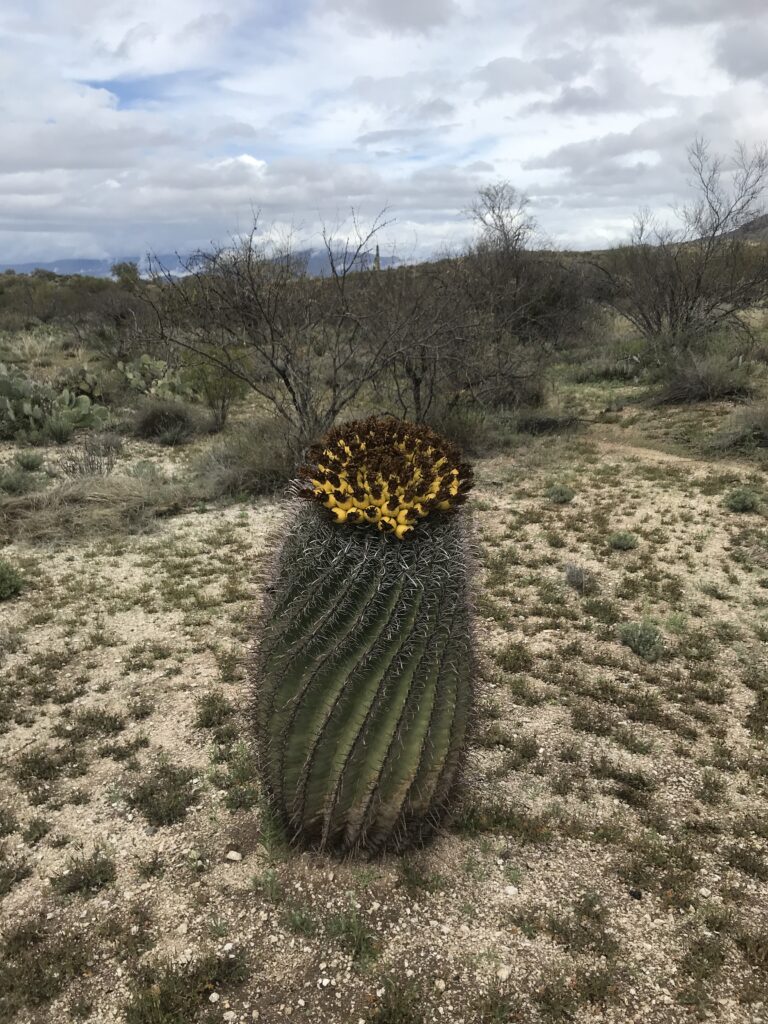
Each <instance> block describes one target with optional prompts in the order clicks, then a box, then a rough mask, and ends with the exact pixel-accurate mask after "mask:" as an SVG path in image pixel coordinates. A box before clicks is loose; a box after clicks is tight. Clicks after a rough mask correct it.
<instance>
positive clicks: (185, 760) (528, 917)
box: [0, 144, 768, 1024]
mask: <svg viewBox="0 0 768 1024" xmlns="http://www.w3.org/2000/svg"><path fill="white" fill-rule="evenodd" d="M691 160H692V170H693V173H694V175H695V177H694V183H695V182H698V185H697V186H696V188H695V189H694V192H693V197H694V198H693V200H692V206H691V211H690V217H693V220H690V217H689V219H688V220H684V221H683V223H682V227H681V228H680V229H679V231H678V232H677V233H676V234H672V233H670V232H666V229H665V231H662V230H661V229H659V231H660V232H661V233H660V234H659V235H658V237H649V236H648V235H647V234H646V233H645V232H644V233H643V235H642V237H636V238H635V239H633V240H632V242H631V243H630V244H629V245H628V246H627V247H624V248H619V249H617V250H610V251H607V252H605V253H591V254H585V255H582V256H578V257H577V256H576V255H574V254H568V253H553V252H551V251H546V250H544V249H542V248H541V247H540V246H539V245H538V244H537V242H536V235H535V226H534V225H533V223H532V221H531V219H530V217H529V214H528V207H527V205H526V203H525V201H524V199H523V197H521V196H520V195H519V194H518V193H517V192H515V191H514V189H512V188H511V187H510V186H509V185H506V184H503V183H502V184H499V185H496V186H491V187H489V188H488V189H486V190H484V192H483V193H482V194H481V195H480V196H479V197H478V199H477V202H476V204H475V208H474V212H473V216H474V217H475V218H476V220H477V223H478V226H479V232H478V237H477V241H476V242H475V243H474V244H473V245H472V246H469V247H468V248H467V249H466V250H465V251H463V252H461V253H454V254H450V255H449V254H446V255H445V257H444V258H441V259H440V260H436V261H435V262H434V263H431V264H428V265H426V266H422V267H398V268H392V269H387V270H381V269H379V268H378V263H377V261H376V258H375V242H376V237H377V236H376V232H375V230H374V231H373V233H372V234H369V233H368V232H367V230H361V231H360V232H359V233H358V234H357V235H354V237H353V239H352V241H350V242H349V243H347V245H346V246H345V245H344V244H343V243H341V242H340V241H339V240H338V239H335V238H332V237H330V236H329V238H328V239H327V242H328V254H329V259H330V263H331V266H332V272H331V273H330V275H329V276H326V277H325V278H322V279H318V278H312V277H310V276H309V275H308V274H307V273H306V267H305V265H304V263H303V261H302V259H301V254H300V252H299V251H296V250H295V249H291V247H290V246H285V245H283V246H278V245H273V246H271V247H270V246H261V245H255V244H252V243H255V241H256V239H255V236H254V238H252V239H249V240H247V241H246V242H243V241H242V240H241V242H240V243H239V244H238V245H237V246H235V247H234V248H230V247H226V248H222V249H221V250H218V251H214V252H209V253H207V254H201V255H200V256H199V257H198V258H196V259H195V260H193V261H190V267H189V270H190V273H189V274H188V275H187V276H185V277H182V278H170V277H169V276H168V275H165V274H164V273H163V272H162V271H161V270H160V268H158V273H157V274H155V275H154V276H153V277H151V278H149V279H142V278H141V277H140V276H139V275H138V274H137V273H136V270H135V268H132V267H130V266H122V267H117V268H116V275H115V279H114V280H113V281H94V280H90V279H87V278H62V277H57V276H55V275H48V274H33V275H29V276H27V275H13V274H4V275H2V276H0V363H2V364H3V369H2V371H0V544H1V545H2V546H1V547H0V749H1V753H0V777H2V795H1V796H0V1018H2V1019H3V1020H4V1021H5V1020H7V1021H9V1022H25V1024H26V1022H34V1024H38V1022H39V1024H42V1022H51V1024H64V1022H70V1021H72V1020H84V1021H88V1020H92V1021H102V1020H114V1021H126V1022H128V1024H176V1022H179V1021H182V1020H183V1021H185V1022H187V1021H195V1020H199V1021H223V1022H226V1024H233V1022H237V1024H241V1022H246V1021H247V1022H250V1021H254V1020H256V1021H262V1022H270V1024H271V1022H277V1021H284V1020H286V1019H289V1018H290V1019H291V1020H294V1021H297V1022H306V1024H310V1022H312V1024H324V1022H327V1024H348V1022H350V1021H352V1022H359V1021H363V1022H364V1024H368V1022H378V1024H387V1022H389V1024H393V1022H399V1024H404V1022H405V1024H435V1022H437V1021H445V1022H448V1024H450V1022H457V1024H458V1022H463V1021H470V1020H471V1021H478V1022H497V1024H502V1022H503V1024H506V1022H518V1021H520V1022H523V1021H525V1022H529V1021H531V1022H536V1024H552V1022H561V1021H576V1022H584V1024H586V1022H588V1021H589V1022H594V1021H606V1022H608V1021H617V1020H621V1021H635V1022H638V1024H639V1022H643V1024H646V1022H650V1024H668V1022H678V1021H679V1022H689V1021H691V1022H693V1021H697V1020H722V1021H732V1022H734V1024H736V1022H738V1024H741V1022H755V1024H757V1022H759V1021H762V1020H764V1018H765V1006H766V1004H767V994H768V911H767V910H766V908H767V907H768V898H767V897H768V757H767V756H766V736H767V735H768V646H766V645H768V524H767V522H766V514H767V511H768V500H766V496H767V495H768V487H767V485H766V468H767V467H768V461H767V460H766V451H767V450H768V449H767V447H766V439H768V379H767V376H766V367H765V363H766V359H768V355H766V353H768V345H767V344H766V342H767V341H768V321H766V318H765V311H764V303H765V299H766V289H765V287H764V285H765V280H766V278H765V276H764V275H765V268H766V266H768V263H767V262H766V261H767V260H768V254H767V252H766V249H765V247H763V246H761V244H759V243H758V242H756V241H754V240H753V239H752V237H751V235H750V233H749V231H748V230H747V229H748V227H749V223H750V221H751V218H752V217H753V216H754V215H755V213H756V212H757V206H756V204H757V202H758V200H759V196H760V186H761V184H762V183H763V181H764V177H765V169H766V163H765V159H764V154H762V153H761V152H760V151H757V152H752V153H747V152H746V151H741V152H740V154H738V159H737V172H736V175H735V177H733V176H731V175H729V174H728V173H726V172H727V168H726V166H725V165H723V164H721V163H720V162H719V160H718V159H717V158H716V157H714V156H712V155H710V153H709V151H708V150H707V148H706V147H705V146H703V144H698V145H697V146H695V147H694V148H693V149H692V151H691ZM702 199H703V205H702V203H701V202H699V201H700V200H702ZM697 202H698V203H699V205H696V204H697ZM696 218H698V219H696ZM690 224H693V225H694V226H693V227H691V226H690ZM374 229H375V225H374ZM705 229H706V230H705ZM707 231H708V232H709V234H707V233H706V232H707ZM638 267H640V268H642V271H643V272H642V273H638V272H637V268H638ZM691 275H692V277H691ZM691 281H694V282H698V285H700V290H699V292H698V293H697V298H696V301H695V302H694V303H693V305H692V306H691V304H690V303H689V304H688V305H687V306H685V308H686V309H687V310H688V312H687V313H684V314H680V316H678V314H677V313H675V314H674V316H672V314H671V313H670V312H669V310H670V309H672V306H671V305H670V302H671V297H672V296H678V295H679V293H682V292H685V293H686V294H689V293H690V291H691ZM761 281H762V285H761V284H760V282H761ZM633 282H636V284H637V293H634V292H633V291H632V286H633ZM739 282H740V284H739ZM737 284H739V287H736V285H737ZM651 285H652V287H651ZM667 286H668V287H669V289H670V290H671V291H670V292H668V293H665V291H664V289H665V287H667ZM655 302H658V303H659V304H660V308H661V306H663V308H664V310H666V312H664V314H663V316H662V317H661V320H658V318H657V320H654V319H653V317H651V318H650V321H649V322H652V323H653V324H655V323H657V322H659V324H660V326H659V329H658V330H655V329H654V330H650V329H649V328H648V327H647V326H645V325H644V324H645V321H644V320H643V319H642V316H641V315H640V313H639V312H638V310H639V309H640V308H641V307H642V309H649V308H650V306H651V305H652V304H653V303H655ZM684 305H685V304H684ZM676 308H677V306H675V309H676ZM681 318H682V319H681ZM686 318H687V319H686ZM683 385H684V386H683ZM82 399H86V400H87V401H83V400H82ZM372 413H375V414H385V413H386V414H391V415H396V416H405V417H408V418H410V419H415V420H417V421H419V422H422V423H425V424H427V425H428V426H430V427H432V428H435V429H439V430H440V431H441V433H443V434H445V435H446V436H447V437H448V438H449V439H450V440H451V441H453V442H455V443H456V444H458V445H459V446H460V447H461V448H463V449H464V451H465V453H466V454H467V455H470V456H471V457H472V459H473V463H474V468H475V485H474V489H473V490H472V492H471V494H470V495H469V498H468V501H467V503H466V508H467V510H468V512H469V513H470V514H471V517H472V521H473V523H474V539H473V541H472V545H471V550H470V551H469V552H468V554H469V555H470V556H471V558H472V559H473V560H474V562H475V568H474V569H473V572H474V573H475V575H476V577H477V586H476V588H475V590H474V593H473V602H474V605H475V611H474V614H475V619H476V628H475V640H476V646H477V657H478V663H477V669H476V676H477V678H476V679H475V687H476V694H477V698H476V706H475V709H474V714H473V716H472V718H471V720H470V723H469V732H468V750H467V755H466V760H465V763H464V765H463V773H462V777H461V781H460V786H459V790H458V792H457V795H456V798H455V800H454V802H453V803H452V804H451V806H450V808H448V811H449V813H448V814H447V816H445V817H444V818H442V820H441V823H440V825H439V827H438V829H437V834H436V835H435V837H434V838H433V839H432V841H431V842H429V843H428V844H426V845H424V846H423V847H421V846H416V847H414V848H412V849H410V850H408V851H407V852H405V853H399V854H391V853H387V854H385V855H382V856H378V857H375V858H372V859H370V860H365V859H362V858H359V857H355V858H347V859H342V860H339V859H338V858H337V857H332V856H330V855H328V854H326V853H318V852H313V851H297V850H295V849H292V848H291V847H290V846H289V845H287V844H286V842H285V835H284V832H283V829H282V828H281V822H280V820H279V817H277V816H276V815H275V813H274V804H273V803H270V801H268V800H267V799H265V794H264V792H263V790H262V776H261V775H260V773H259V771H258V770H257V761H256V757H255V751H254V743H253V735H254V729H253V720H252V709H251V708H250V706H249V704H248V683H247V680H246V664H247V660H248V650H249V645H250V643H251V640H252V637H253V631H254V624H255V621H256V617H257V615H258V611H259V609H260V608H261V607H262V606H263V603H264V601H265V599H267V600H272V599H273V598H274V595H271V594H269V593H268V590H269V588H270V587H271V586H272V583H271V580H272V579H273V576H272V574H273V571H274V570H273V552H274V549H275V544H276V540H277V539H279V538H280V537H281V536H282V535H283V534H284V533H285V531H286V528H287V523H286V515H287V508H288V505H289V501H288V499H287V498H286V497H285V494H286V491H285V488H286V485H287V483H288V481H289V480H290V479H291V478H292V477H293V476H294V475H295V473H296V466H297V461H298V458H299V456H300V454H301V452H302V450H304V449H305V448H306V446H307V444H309V443H311V442H314V441H316V440H317V438H318V436H319V434H320V433H321V432H322V431H324V430H326V429H328V428H330V427H332V426H333V425H334V423H336V422H343V421H344V420H346V419H349V418H352V417H362V416H367V415H369V414H372ZM349 529H354V526H350V527H349ZM407 543H408V538H407V536H405V537H404V538H403V540H402V544H403V545H405V544H407Z"/></svg>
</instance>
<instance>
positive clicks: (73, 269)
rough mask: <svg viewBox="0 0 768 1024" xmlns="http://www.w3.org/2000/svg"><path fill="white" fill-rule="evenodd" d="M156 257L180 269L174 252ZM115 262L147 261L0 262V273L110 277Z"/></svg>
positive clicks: (142, 261)
mask: <svg viewBox="0 0 768 1024" xmlns="http://www.w3.org/2000/svg"><path fill="white" fill-rule="evenodd" d="M157 259H158V260H159V261H160V262H161V263H162V265H163V266H164V267H166V268H167V269H168V270H178V269H181V263H180V260H179V257H178V256H177V255H176V254H175V253H174V254H171V255H168V254H165V255H162V256H158V257H157ZM115 263H138V264H139V267H140V268H142V269H144V268H146V265H147V261H146V260H145V259H142V257H140V256H112V257H109V258H107V259H103V260H87V259H80V258H78V257H72V258H71V259H63V260H53V261H46V260H39V261H33V262H30V263H0V274H2V273H4V272H5V271H6V270H13V271H15V272H16V273H17V274H33V273H34V272H35V271H36V270H46V271H48V272H49V273H51V274H62V275H69V274H78V275H81V276H83V277H111V276H112V275H111V270H112V267H113V266H114V264H115Z"/></svg>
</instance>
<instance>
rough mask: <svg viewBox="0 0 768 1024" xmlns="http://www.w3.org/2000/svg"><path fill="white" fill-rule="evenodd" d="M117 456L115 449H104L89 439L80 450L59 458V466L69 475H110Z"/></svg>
mask: <svg viewBox="0 0 768 1024" xmlns="http://www.w3.org/2000/svg"><path fill="white" fill-rule="evenodd" d="M116 461H117V456H116V455H115V452H114V450H113V449H110V448H107V449H104V450H102V451H100V450H99V449H98V447H95V446H93V445H90V444H89V443H88V441H86V442H85V443H84V444H83V447H82V448H81V450H80V451H79V452H70V453H69V454H67V455H64V456H62V458H61V459H59V463H58V468H59V470H60V471H61V472H62V473H63V474H64V475H65V476H69V477H77V476H109V474H110V473H111V472H112V470H113V469H114V468H115V462H116Z"/></svg>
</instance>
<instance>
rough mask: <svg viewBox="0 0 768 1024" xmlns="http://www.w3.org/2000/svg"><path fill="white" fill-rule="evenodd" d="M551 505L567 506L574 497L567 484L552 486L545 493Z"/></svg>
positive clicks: (571, 489)
mask: <svg viewBox="0 0 768 1024" xmlns="http://www.w3.org/2000/svg"><path fill="white" fill-rule="evenodd" d="M547 497H548V498H549V500H550V501H551V502H552V504H553V505H567V504H568V503H569V502H571V501H573V499H574V498H575V497H576V492H575V491H574V490H573V488H571V487H569V486H568V485H567V484H553V485H552V487H550V488H549V490H548V491H547Z"/></svg>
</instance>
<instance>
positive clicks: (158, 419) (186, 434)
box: [133, 398, 203, 446]
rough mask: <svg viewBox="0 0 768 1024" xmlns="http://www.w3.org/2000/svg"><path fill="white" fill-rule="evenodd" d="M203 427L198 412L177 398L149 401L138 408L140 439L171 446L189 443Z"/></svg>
mask: <svg viewBox="0 0 768 1024" xmlns="http://www.w3.org/2000/svg"><path fill="white" fill-rule="evenodd" d="M202 428H203V425H202V423H201V421H200V417H199V416H198V414H197V413H196V411H195V410H194V409H191V408H190V407H189V406H188V405H185V404H184V403H183V402H179V401H177V400H176V399H161V398H153V399H147V400H146V401H144V402H142V403H141V404H140V405H139V407H138V409H137V410H136V414H135V416H134V421H133V432H134V434H135V435H136V436H137V437H141V438H143V439H144V440H148V441H157V442H159V443H160V444H164V445H168V446H174V445H177V444H186V443H187V442H188V441H191V440H192V438H193V437H194V436H195V435H196V434H200V433H201V432H202Z"/></svg>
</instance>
